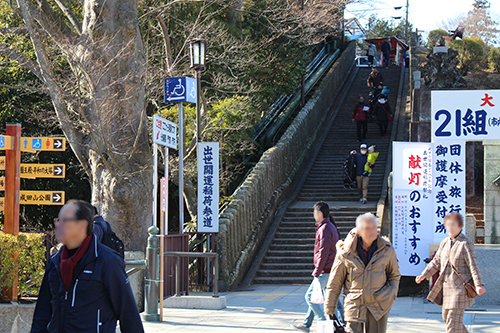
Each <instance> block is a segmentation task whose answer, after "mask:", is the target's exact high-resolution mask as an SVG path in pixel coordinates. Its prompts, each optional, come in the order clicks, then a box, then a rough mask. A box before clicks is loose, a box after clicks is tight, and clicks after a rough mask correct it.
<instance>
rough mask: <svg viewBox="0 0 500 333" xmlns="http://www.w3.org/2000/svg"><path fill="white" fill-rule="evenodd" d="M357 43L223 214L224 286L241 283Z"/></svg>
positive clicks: (219, 238)
mask: <svg viewBox="0 0 500 333" xmlns="http://www.w3.org/2000/svg"><path fill="white" fill-rule="evenodd" d="M355 44H356V43H350V44H349V46H348V47H347V48H346V50H345V51H344V52H343V53H342V55H341V56H340V58H339V59H338V60H337V61H336V62H335V64H334V65H333V66H332V68H331V69H330V70H329V71H328V73H327V74H326V75H325V77H324V78H323V80H322V81H321V83H320V86H319V87H318V89H316V92H315V93H314V95H313V96H312V97H311V99H310V100H309V101H308V102H307V104H306V105H305V106H304V107H303V108H302V110H300V112H299V113H298V115H297V116H296V117H295V119H294V120H293V122H292V123H291V124H290V126H289V127H288V129H287V131H286V132H285V133H284V134H283V136H282V137H281V139H280V140H279V142H278V143H277V144H276V146H274V147H272V148H270V149H268V150H267V151H266V152H265V153H264V154H263V155H262V157H261V159H260V161H259V162H258V163H257V165H256V166H255V167H254V168H253V170H252V172H251V173H250V175H249V176H248V177H247V179H246V180H245V181H244V183H243V184H242V186H241V187H240V188H238V189H237V190H236V192H235V193H234V194H233V198H234V199H233V200H232V201H231V203H230V204H229V205H228V206H227V207H226V209H224V211H223V212H222V213H221V214H220V218H219V233H218V234H217V236H216V242H217V252H218V253H219V254H220V269H219V281H220V282H221V288H224V287H227V288H234V287H236V286H237V285H238V283H239V282H240V280H241V279H242V277H243V274H244V272H245V271H246V270H247V268H248V266H249V264H250V263H251V260H252V259H253V257H254V255H255V253H256V250H257V249H258V247H259V245H260V241H261V240H262V238H263V237H264V235H265V234H266V231H267V228H268V224H269V222H270V220H271V217H272V216H273V214H274V212H275V210H276V207H277V205H278V203H279V202H280V201H281V200H282V199H283V198H285V197H286V195H287V194H288V193H289V190H290V188H291V185H292V181H293V179H294V176H295V175H296V173H297V171H298V170H299V169H300V166H301V164H302V162H303V160H304V158H305V156H306V155H307V151H308V149H309V148H310V147H311V145H312V144H313V142H314V140H315V138H316V136H317V134H318V133H319V131H320V130H321V128H322V126H321V125H322V124H323V123H324V122H325V119H326V117H327V116H328V115H329V110H330V109H331V105H332V103H333V102H334V98H335V94H336V92H338V91H339V90H340V88H341V86H342V84H343V82H344V80H345V79H346V78H347V77H348V74H349V71H350V70H351V69H352V67H353V65H354V59H355V47H356V45H355Z"/></svg>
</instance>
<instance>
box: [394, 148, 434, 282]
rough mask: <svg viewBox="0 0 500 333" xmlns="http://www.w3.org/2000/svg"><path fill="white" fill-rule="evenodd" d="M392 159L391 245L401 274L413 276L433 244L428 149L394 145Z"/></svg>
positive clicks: (420, 267)
mask: <svg viewBox="0 0 500 333" xmlns="http://www.w3.org/2000/svg"><path fill="white" fill-rule="evenodd" d="M393 156H394V157H393V166H394V168H393V179H394V190H393V198H392V202H393V232H392V235H393V239H392V243H393V246H394V249H395V250H396V254H397V256H398V260H399V265H400V271H401V274H402V275H405V276H415V275H418V274H420V272H421V271H422V270H423V269H424V268H425V262H424V259H425V258H428V257H429V244H431V243H432V241H433V233H432V227H433V225H432V223H431V222H430V221H432V215H431V214H432V207H433V203H432V200H433V197H432V145H431V144H429V143H407V142H394V143H393ZM416 177H418V179H416ZM396 179H398V181H396Z"/></svg>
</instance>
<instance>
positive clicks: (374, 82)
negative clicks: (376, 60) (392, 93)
mask: <svg viewBox="0 0 500 333" xmlns="http://www.w3.org/2000/svg"><path fill="white" fill-rule="evenodd" d="M382 82H384V77H383V76H382V73H380V72H379V71H378V70H377V69H376V68H375V67H373V68H372V71H371V73H370V75H368V79H367V80H366V85H367V86H368V87H370V88H376V87H378V85H379V84H380V83H382Z"/></svg>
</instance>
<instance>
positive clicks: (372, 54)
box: [366, 43, 377, 67]
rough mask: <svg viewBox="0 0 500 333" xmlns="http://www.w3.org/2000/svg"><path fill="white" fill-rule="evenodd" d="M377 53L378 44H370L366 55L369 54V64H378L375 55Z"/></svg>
mask: <svg viewBox="0 0 500 333" xmlns="http://www.w3.org/2000/svg"><path fill="white" fill-rule="evenodd" d="M376 54H377V46H376V45H375V44H373V43H369V44H368V48H367V50H366V55H367V56H368V66H370V67H371V66H376V64H375V55H376Z"/></svg>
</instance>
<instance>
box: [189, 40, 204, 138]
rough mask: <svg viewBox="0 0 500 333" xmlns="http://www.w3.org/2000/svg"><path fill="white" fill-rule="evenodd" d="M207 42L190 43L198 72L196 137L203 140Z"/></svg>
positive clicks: (194, 41)
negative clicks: (203, 100)
mask: <svg viewBox="0 0 500 333" xmlns="http://www.w3.org/2000/svg"><path fill="white" fill-rule="evenodd" d="M206 46H207V42H206V41H205V40H203V39H195V40H193V41H192V42H191V44H190V45H189V56H190V58H191V68H193V69H194V70H195V72H196V139H197V140H198V142H201V115H200V113H201V112H200V111H201V95H200V94H201V71H202V70H203V69H204V68H205V54H206V52H205V50H206Z"/></svg>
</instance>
